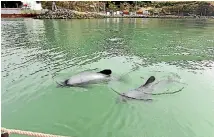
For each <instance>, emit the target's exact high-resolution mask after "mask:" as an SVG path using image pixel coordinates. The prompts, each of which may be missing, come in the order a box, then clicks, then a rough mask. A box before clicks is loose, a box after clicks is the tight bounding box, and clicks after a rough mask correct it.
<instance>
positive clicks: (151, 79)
mask: <svg viewBox="0 0 214 137" xmlns="http://www.w3.org/2000/svg"><path fill="white" fill-rule="evenodd" d="M154 81H155V77H154V76H151V77H150V78H149V79H148V80H147V81H146V83H145V84H144V86H146V85H148V84H150V83H152V82H154Z"/></svg>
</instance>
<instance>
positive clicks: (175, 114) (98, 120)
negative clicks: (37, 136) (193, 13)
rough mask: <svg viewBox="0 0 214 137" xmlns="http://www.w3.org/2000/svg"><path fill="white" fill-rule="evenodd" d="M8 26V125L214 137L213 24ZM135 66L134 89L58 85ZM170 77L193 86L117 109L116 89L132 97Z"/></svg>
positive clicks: (80, 133) (139, 136)
mask: <svg viewBox="0 0 214 137" xmlns="http://www.w3.org/2000/svg"><path fill="white" fill-rule="evenodd" d="M1 21H2V22H1V30H2V31H1V61H2V63H1V77H2V83H1V85H2V87H1V97H2V98H1V109H2V110H1V114H2V123H1V124H2V127H5V128H11V129H21V130H30V131H35V132H44V133H50V134H59V135H65V136H66V135H67V136H75V137H213V136H214V117H213V116H214V20H180V19H179V20H176V19H99V20H97V19H92V20H33V19H1ZM135 67H138V68H139V69H138V70H136V71H134V72H132V73H130V74H129V75H128V76H127V77H128V81H127V83H124V82H115V83H114V82H112V83H111V84H108V86H107V85H105V84H101V85H96V86H92V87H91V88H89V89H82V88H56V83H55V82H54V81H53V79H52V76H53V75H56V77H55V78H56V79H60V78H61V77H63V78H64V77H65V76H66V75H68V76H70V75H72V74H74V73H76V72H79V71H82V70H85V69H91V68H99V69H105V68H110V69H112V71H113V75H121V74H124V73H127V72H129V71H130V70H131V69H132V68H135ZM158 71H160V72H158ZM170 72H173V73H177V74H178V75H179V76H180V77H181V79H182V81H183V82H185V83H186V84H188V85H187V86H186V87H185V89H184V90H183V91H182V92H180V93H178V94H174V95H166V96H158V97H154V101H153V102H142V101H141V102H140V101H130V102H128V103H116V99H117V97H118V96H117V94H115V93H114V92H112V90H111V89H110V88H109V86H110V87H112V88H114V89H116V90H118V91H120V92H122V91H126V90H128V89H131V88H135V87H137V86H139V85H141V84H143V83H144V82H145V79H147V78H148V77H149V76H150V75H154V76H155V77H156V78H157V79H158V78H159V77H161V76H162V75H165V74H168V73H170ZM141 77H143V78H141ZM12 136H14V137H15V136H16V135H11V137H12Z"/></svg>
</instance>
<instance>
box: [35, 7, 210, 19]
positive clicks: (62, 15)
mask: <svg viewBox="0 0 214 137" xmlns="http://www.w3.org/2000/svg"><path fill="white" fill-rule="evenodd" d="M95 18H96V19H99V18H172V19H185V18H196V19H197V18H199V19H200V18H202V19H206V18H212V19H214V17H193V16H175V15H163V16H139V15H125V16H120V15H116V16H108V15H106V14H101V13H97V12H78V11H74V10H69V9H57V10H55V11H52V10H47V11H44V12H42V13H41V14H39V15H38V16H36V17H35V19H95Z"/></svg>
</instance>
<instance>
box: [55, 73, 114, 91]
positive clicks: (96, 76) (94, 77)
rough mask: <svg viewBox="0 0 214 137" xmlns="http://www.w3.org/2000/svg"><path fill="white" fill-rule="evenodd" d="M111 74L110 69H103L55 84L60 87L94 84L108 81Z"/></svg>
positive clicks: (80, 74) (79, 74)
mask: <svg viewBox="0 0 214 137" xmlns="http://www.w3.org/2000/svg"><path fill="white" fill-rule="evenodd" d="M111 73H112V71H111V70H110V69H104V70H102V71H99V72H90V71H85V72H80V73H78V74H76V75H74V76H72V77H70V78H68V79H66V80H64V82H61V83H58V82H56V83H57V84H58V86H60V87H65V86H67V87H78V86H84V85H87V84H96V83H101V82H107V81H109V80H110V79H111Z"/></svg>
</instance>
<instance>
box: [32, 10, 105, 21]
mask: <svg viewBox="0 0 214 137" xmlns="http://www.w3.org/2000/svg"><path fill="white" fill-rule="evenodd" d="M35 18H36V19H91V18H105V16H104V15H100V14H98V13H90V12H77V11H74V10H69V9H57V10H55V11H52V10H48V11H45V12H43V13H41V14H40V15H38V16H37V17H35Z"/></svg>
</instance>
